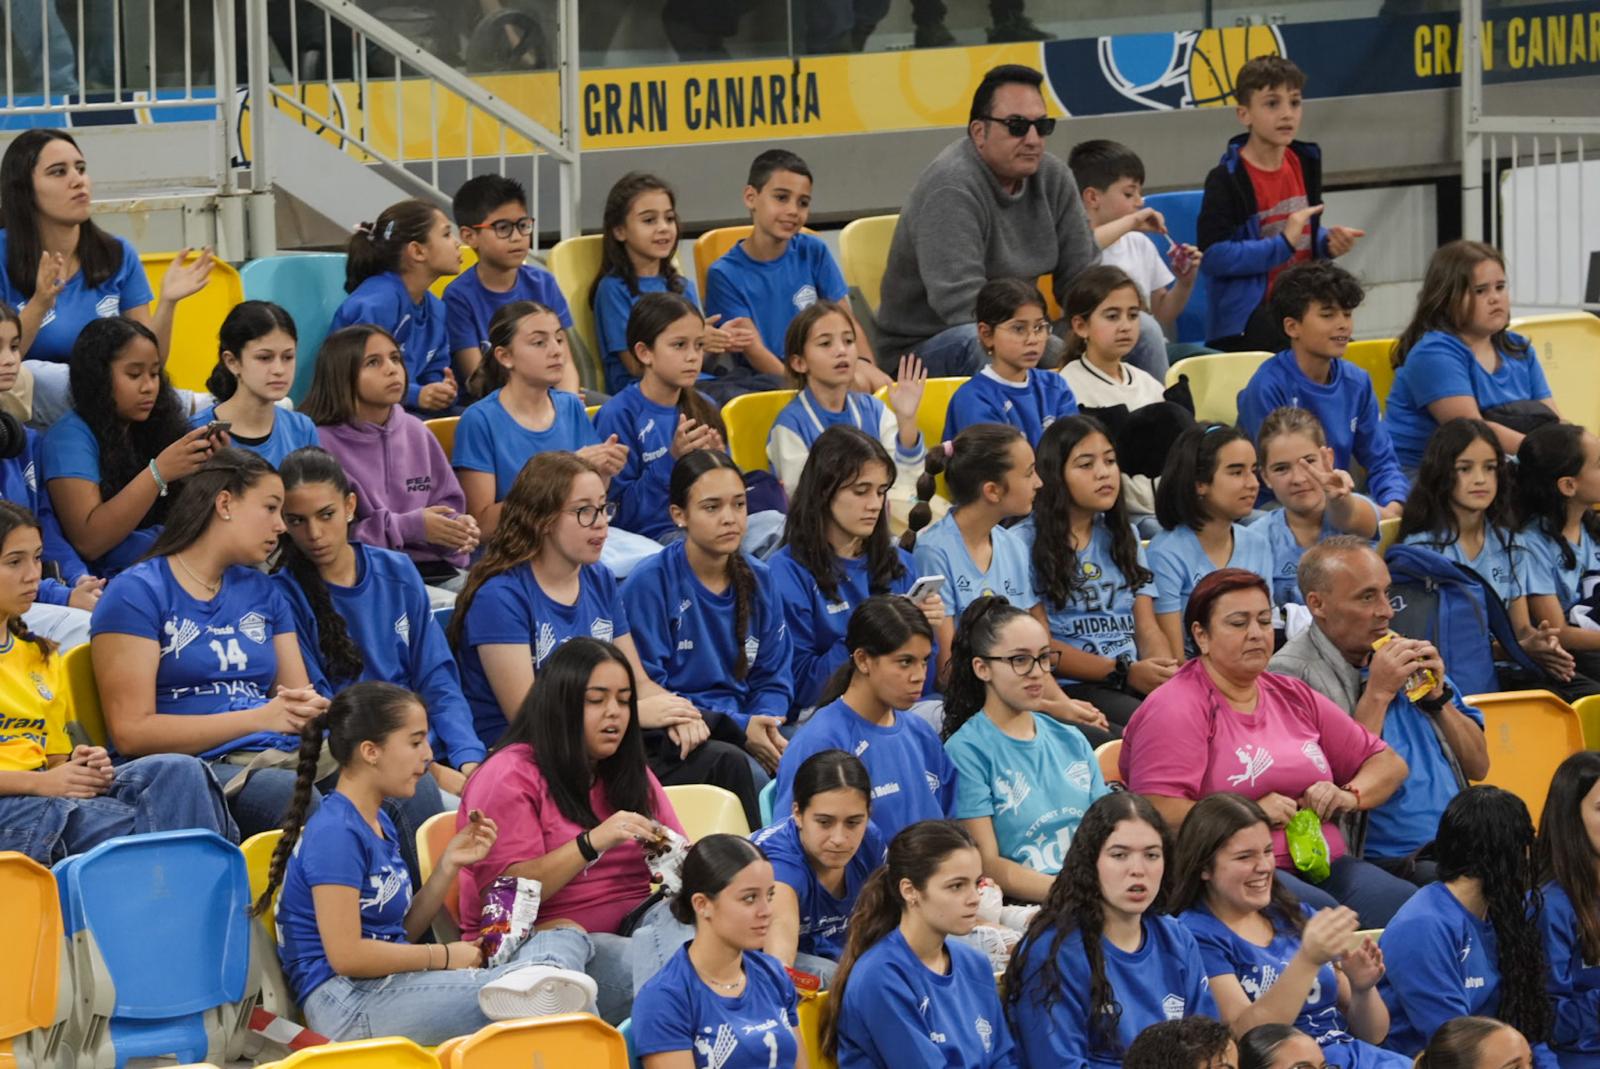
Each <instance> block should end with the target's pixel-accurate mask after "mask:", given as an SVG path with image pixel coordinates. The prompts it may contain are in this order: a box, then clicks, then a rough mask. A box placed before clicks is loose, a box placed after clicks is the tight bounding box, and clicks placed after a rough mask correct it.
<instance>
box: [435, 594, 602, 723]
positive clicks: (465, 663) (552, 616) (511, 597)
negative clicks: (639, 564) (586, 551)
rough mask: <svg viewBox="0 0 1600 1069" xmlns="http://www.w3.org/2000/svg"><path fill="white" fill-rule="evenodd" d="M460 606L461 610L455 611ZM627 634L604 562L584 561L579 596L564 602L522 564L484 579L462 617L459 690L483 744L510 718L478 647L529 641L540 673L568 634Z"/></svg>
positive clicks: (534, 661) (517, 643)
mask: <svg viewBox="0 0 1600 1069" xmlns="http://www.w3.org/2000/svg"><path fill="white" fill-rule="evenodd" d="M457 611H458V612H459V611H460V610H459V609H458V610H457ZM627 633H628V611H627V609H626V608H625V607H624V606H623V604H622V597H621V595H619V594H618V593H617V579H616V576H614V575H612V574H611V569H609V568H607V567H606V566H605V565H603V564H585V565H583V567H582V568H581V569H580V571H579V575H578V600H577V601H575V602H573V603H572V604H571V605H564V604H562V603H561V602H559V601H556V600H555V599H553V598H551V597H550V595H548V594H546V593H545V592H544V590H543V588H541V587H540V586H539V581H538V580H537V579H535V578H534V575H533V566H532V565H531V564H521V565H518V566H517V567H515V568H512V569H511V570H510V571H506V572H501V573H500V574H499V575H497V576H495V577H494V578H492V579H490V580H488V581H487V582H485V583H484V584H483V585H482V586H481V587H479V588H478V592H477V593H476V594H475V595H473V598H472V604H471V606H470V607H468V609H467V613H466V616H465V617H463V619H462V630H461V643H460V647H459V649H457V651H456V656H457V657H458V659H459V660H460V662H461V691H462V693H463V694H465V695H466V698H467V704H468V705H470V706H472V724H473V727H474V728H476V729H477V732H478V737H479V738H480V739H482V740H483V743H484V745H485V746H493V745H494V744H495V742H497V741H498V740H499V738H500V736H501V735H503V734H504V733H505V730H506V717H505V714H504V713H503V712H501V711H500V703H499V702H498V701H496V700H495V696H494V688H493V687H492V686H490V685H489V677H488V675H487V674H486V673H485V672H484V670H483V659H482V658H481V657H479V656H478V647H479V646H498V645H507V646H514V645H526V646H527V647H528V654H529V656H530V658H531V659H532V661H533V669H534V671H535V672H537V671H538V670H539V669H540V668H542V667H543V666H544V662H545V661H546V660H547V659H548V658H549V656H550V655H551V654H552V653H554V652H555V650H556V647H558V646H560V645H562V644H563V643H565V642H567V641H568V640H569V639H574V638H579V637H583V636H587V637H589V638H598V639H601V640H603V641H605V642H615V641H616V640H617V639H618V638H620V637H621V636H623V635H626V634H627Z"/></svg>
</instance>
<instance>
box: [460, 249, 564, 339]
mask: <svg viewBox="0 0 1600 1069" xmlns="http://www.w3.org/2000/svg"><path fill="white" fill-rule="evenodd" d="M512 301H538V302H539V303H540V304H542V305H544V306H545V307H546V308H548V309H550V310H551V311H552V312H554V313H555V314H556V318H557V319H559V320H560V321H561V326H562V327H563V328H564V329H566V330H568V331H571V330H572V310H571V309H570V308H568V307H567V299H566V297H564V296H562V293H561V287H560V286H559V285H557V284H556V276H555V275H552V274H551V273H550V272H548V271H546V270H545V269H544V268H542V267H535V266H534V265H533V264H523V265H522V266H521V267H519V268H517V277H516V279H515V280H514V281H513V282H512V283H511V288H510V289H508V290H506V291H505V292H504V293H500V292H497V291H495V290H491V289H490V288H489V287H487V286H485V285H484V284H483V281H482V280H481V279H479V278H478V265H477V264H473V265H472V266H471V267H469V268H467V269H466V270H465V271H463V272H461V273H460V274H459V275H457V276H456V277H455V279H454V280H453V281H452V282H451V283H450V285H448V286H446V287H445V288H444V311H445V323H446V325H447V329H446V333H447V334H448V336H449V338H450V351H451V352H452V353H458V352H460V351H461V350H462V349H476V350H478V351H479V352H481V353H483V354H485V355H488V352H489V321H490V320H492V319H494V314H495V313H496V312H498V311H499V310H500V309H501V308H502V307H504V306H505V305H508V304H510V303H511V302H512Z"/></svg>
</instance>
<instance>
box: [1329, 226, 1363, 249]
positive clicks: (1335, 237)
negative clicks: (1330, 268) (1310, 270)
mask: <svg viewBox="0 0 1600 1069" xmlns="http://www.w3.org/2000/svg"><path fill="white" fill-rule="evenodd" d="M1366 236H1367V232H1366V231H1365V230H1357V229H1356V228H1355V227H1353V226H1330V227H1329V228H1328V252H1329V254H1331V255H1333V256H1343V255H1344V254H1345V253H1347V252H1349V251H1350V250H1351V249H1353V248H1355V247H1356V242H1357V241H1359V240H1360V239H1362V238H1364V237H1366Z"/></svg>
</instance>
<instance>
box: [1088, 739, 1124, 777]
mask: <svg viewBox="0 0 1600 1069" xmlns="http://www.w3.org/2000/svg"><path fill="white" fill-rule="evenodd" d="M1094 756H1095V758H1096V760H1098V761H1099V762H1100V776H1101V778H1102V779H1104V780H1105V781H1106V783H1107V784H1112V783H1121V782H1122V769H1121V767H1120V764H1119V762H1121V760H1122V740H1121V739H1108V740H1107V741H1105V742H1102V743H1101V744H1100V745H1099V746H1096V747H1095V748H1094Z"/></svg>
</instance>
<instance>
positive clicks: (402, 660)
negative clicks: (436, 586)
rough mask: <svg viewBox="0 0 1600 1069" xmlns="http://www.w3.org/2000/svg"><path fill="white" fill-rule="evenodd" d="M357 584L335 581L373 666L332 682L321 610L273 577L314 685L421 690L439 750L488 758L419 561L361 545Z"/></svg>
mask: <svg viewBox="0 0 1600 1069" xmlns="http://www.w3.org/2000/svg"><path fill="white" fill-rule="evenodd" d="M354 549H355V552H356V581H355V585H354V586H339V585H337V584H335V583H328V584H327V587H328V596H329V599H330V600H331V601H332V602H333V608H334V611H335V612H337V613H338V614H339V615H340V616H341V617H343V619H344V626H345V630H346V631H347V632H348V633H349V635H350V639H351V641H352V642H354V643H355V644H356V646H357V648H359V649H360V650H361V659H362V661H363V662H364V663H365V666H366V667H365V670H364V671H363V672H362V673H361V678H360V679H359V680H339V681H337V684H335V683H334V682H330V681H329V679H328V675H327V669H326V668H325V667H324V665H323V663H322V648H321V646H320V642H321V634H320V627H319V624H318V620H317V614H316V613H315V612H313V611H312V609H311V603H310V602H309V601H308V600H306V595H305V591H304V590H302V589H301V587H300V584H299V583H298V582H297V581H296V580H295V578H294V576H293V575H291V574H290V573H289V572H287V571H281V572H278V573H276V574H275V575H273V577H272V578H273V581H274V582H276V583H277V585H278V589H279V590H280V591H281V592H282V593H283V596H284V598H285V600H287V601H288V603H289V608H290V610H291V611H292V612H293V613H294V620H295V634H296V635H297V636H298V637H299V639H300V656H301V658H302V659H303V660H304V661H305V663H306V672H307V673H308V674H309V675H310V676H311V684H312V686H314V687H316V688H317V690H318V692H319V693H321V694H322V695H324V696H325V697H328V698H332V697H333V695H334V694H335V693H336V692H337V691H338V690H340V689H342V688H343V687H344V686H345V685H347V684H348V683H353V682H366V681H370V680H376V681H378V682H382V683H393V684H395V685H396V686H400V687H405V688H406V689H407V690H410V691H414V692H416V693H417V694H418V695H420V696H421V698H422V704H423V705H424V706H425V707H426V708H427V710H428V730H429V734H430V735H432V736H433V746H434V749H435V750H437V751H439V753H440V754H441V755H442V756H444V757H445V758H446V759H447V760H448V761H449V762H450V764H451V765H453V766H455V767H457V768H459V767H460V766H462V765H465V764H472V763H474V762H479V761H482V760H483V758H484V753H485V749H484V745H483V743H482V742H480V741H479V740H478V736H477V734H476V733H475V732H474V731H473V730H472V711H471V710H470V709H469V708H468V707H467V700H466V699H465V698H464V697H462V694H461V677H460V675H459V674H457V672H456V660H455V658H454V657H453V656H451V654H450V644H449V643H448V642H446V641H445V637H444V631H443V629H442V628H440V626H439V624H438V621H437V620H435V618H434V615H433V609H432V606H431V605H430V604H429V601H428V588H427V587H425V586H423V584H422V576H420V575H418V574H417V566H416V565H415V564H413V563H412V561H411V558H410V557H408V556H406V555H405V554H404V553H398V552H396V551H394V550H392V549H380V548H378V547H377V546H365V545H362V544H360V543H359V542H358V543H355V545H354Z"/></svg>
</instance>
